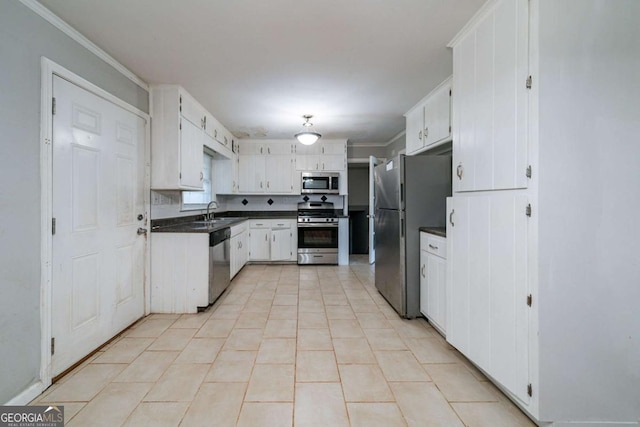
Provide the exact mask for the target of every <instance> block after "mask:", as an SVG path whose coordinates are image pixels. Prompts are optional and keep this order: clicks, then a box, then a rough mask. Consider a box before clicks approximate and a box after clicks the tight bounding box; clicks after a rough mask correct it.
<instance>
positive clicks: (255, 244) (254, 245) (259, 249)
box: [249, 228, 271, 261]
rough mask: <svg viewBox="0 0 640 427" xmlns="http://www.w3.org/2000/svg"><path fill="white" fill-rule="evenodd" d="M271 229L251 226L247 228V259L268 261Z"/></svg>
mask: <svg viewBox="0 0 640 427" xmlns="http://www.w3.org/2000/svg"><path fill="white" fill-rule="evenodd" d="M270 238H271V229H269V228H252V229H251V230H249V259H250V260H252V261H268V260H269V259H270V258H271V242H270Z"/></svg>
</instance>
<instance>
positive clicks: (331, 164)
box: [296, 140, 347, 172]
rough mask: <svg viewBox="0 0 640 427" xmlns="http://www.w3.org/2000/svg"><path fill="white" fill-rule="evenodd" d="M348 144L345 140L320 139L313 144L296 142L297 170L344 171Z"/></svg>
mask: <svg viewBox="0 0 640 427" xmlns="http://www.w3.org/2000/svg"><path fill="white" fill-rule="evenodd" d="M346 168H347V144H346V141H344V140H320V141H318V142H316V143H315V144H313V145H302V144H296V170H299V171H329V172H332V171H338V172H339V171H344V170H346Z"/></svg>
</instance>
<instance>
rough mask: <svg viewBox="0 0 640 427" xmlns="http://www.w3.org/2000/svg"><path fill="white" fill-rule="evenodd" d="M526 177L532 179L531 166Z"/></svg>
mask: <svg viewBox="0 0 640 427" xmlns="http://www.w3.org/2000/svg"><path fill="white" fill-rule="evenodd" d="M526 175H527V178H531V165H529V166H527V172H526Z"/></svg>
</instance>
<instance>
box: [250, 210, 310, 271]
mask: <svg viewBox="0 0 640 427" xmlns="http://www.w3.org/2000/svg"><path fill="white" fill-rule="evenodd" d="M296 225H297V222H296V220H295V219H265V220H251V221H249V261H296V260H297V255H298V254H297V252H298V242H297V240H298V230H297V228H296Z"/></svg>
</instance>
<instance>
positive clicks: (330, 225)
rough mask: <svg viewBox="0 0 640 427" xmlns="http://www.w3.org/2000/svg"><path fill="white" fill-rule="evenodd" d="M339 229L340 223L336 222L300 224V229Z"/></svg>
mask: <svg viewBox="0 0 640 427" xmlns="http://www.w3.org/2000/svg"><path fill="white" fill-rule="evenodd" d="M318 227H324V228H327V227H328V228H338V223H336V222H299V223H298V228H318Z"/></svg>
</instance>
